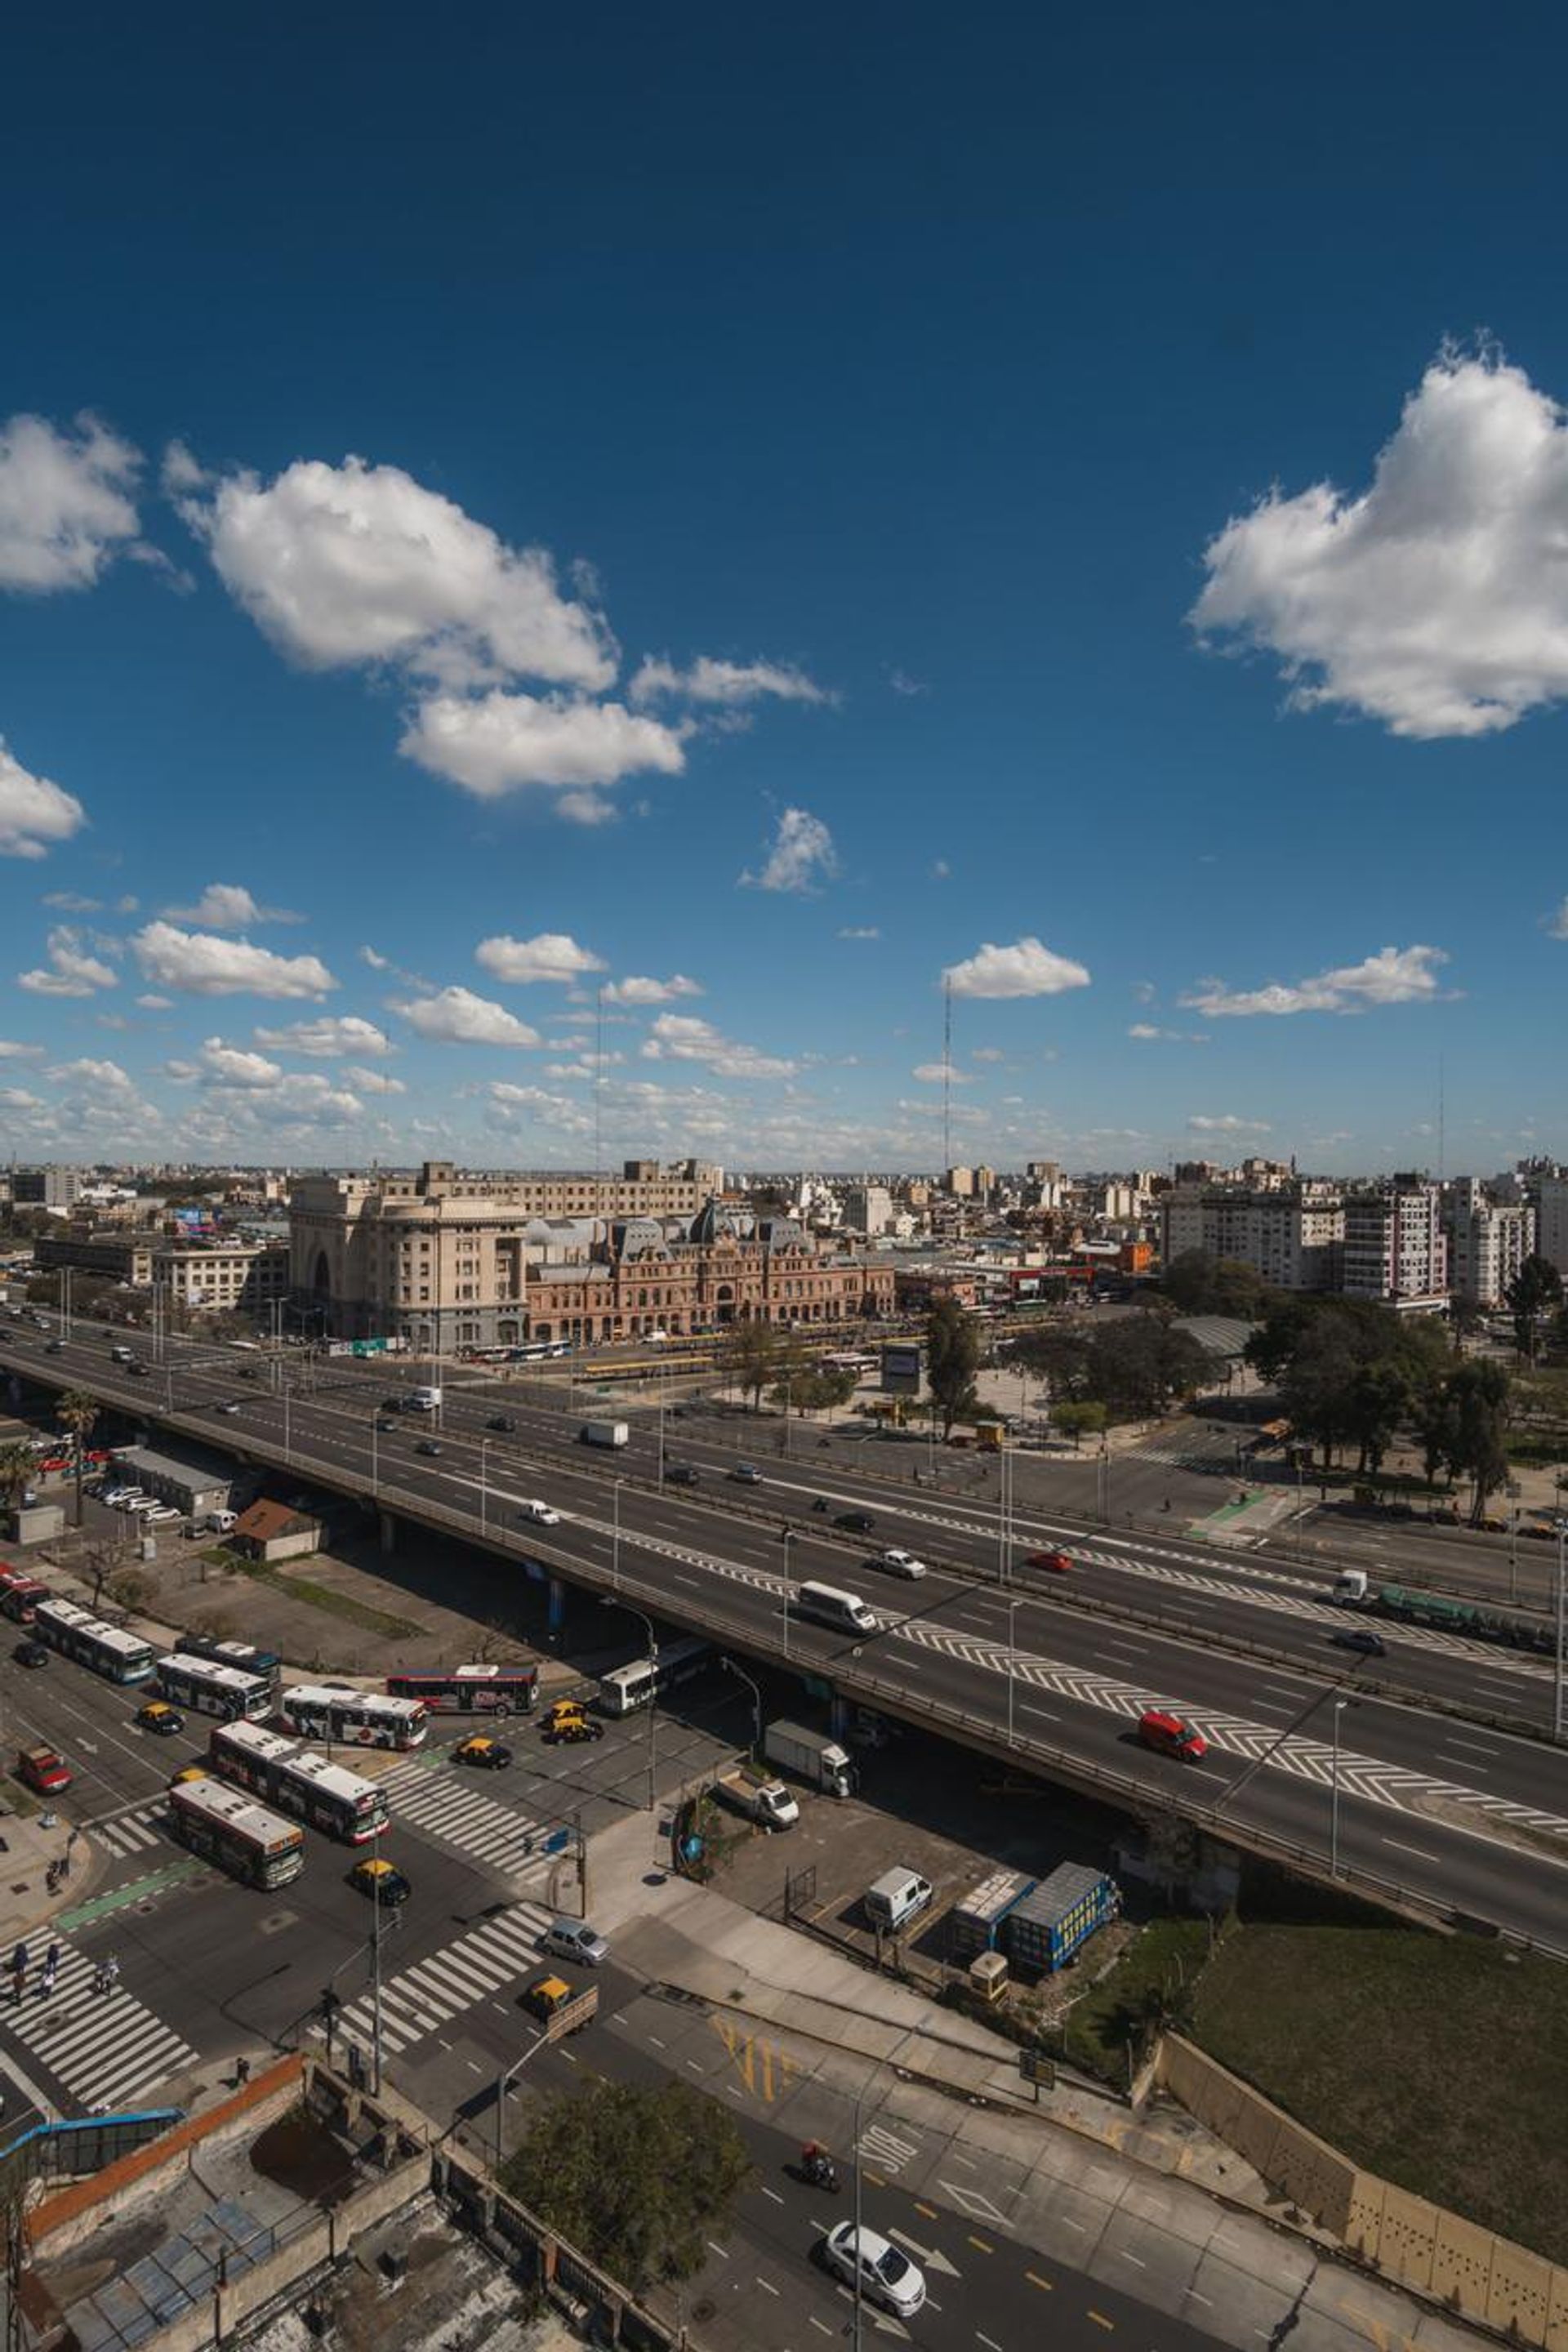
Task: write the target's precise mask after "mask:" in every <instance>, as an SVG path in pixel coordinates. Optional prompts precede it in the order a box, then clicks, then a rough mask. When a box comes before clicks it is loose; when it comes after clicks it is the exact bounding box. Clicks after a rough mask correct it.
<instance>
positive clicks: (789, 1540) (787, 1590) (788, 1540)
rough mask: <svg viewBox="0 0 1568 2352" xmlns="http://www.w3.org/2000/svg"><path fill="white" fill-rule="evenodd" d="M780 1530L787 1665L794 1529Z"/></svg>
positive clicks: (787, 1659) (793, 1587)
mask: <svg viewBox="0 0 1568 2352" xmlns="http://www.w3.org/2000/svg"><path fill="white" fill-rule="evenodd" d="M780 1532H781V1536H782V1538H783V1542H784V1664H786V1665H787V1664H789V1602H790V1594H791V1593H792V1591H794V1590H795V1585H794V1571H793V1570H792V1567H791V1564H790V1554H791V1547H792V1545H793V1544H794V1542H795V1529H794V1528H783V1529H781V1531H780Z"/></svg>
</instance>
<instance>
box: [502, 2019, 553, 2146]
mask: <svg viewBox="0 0 1568 2352" xmlns="http://www.w3.org/2000/svg"><path fill="white" fill-rule="evenodd" d="M549 2040H550V2036H549V2034H548V2033H540V2034H536V2035H535V2037H534V2039H533V2040H532V2041H531V2042H530V2043H529V2045H528V2047H527V2049H526V2050H525V2051H524V2052H523V2053H522V2055H521V2058H514V2059H513V2061H512V2063H511V2064H510V2066H509V2067H508V2068H507V2070H506V2073H505V2074H503V2075H502V2076H501V2078H500V2082H499V2083H498V2084H496V2165H495V2168H496V2170H497V2171H498V2172H499V2171H500V2168H501V2156H502V2153H503V2150H502V2146H501V2134H502V2131H503V2129H504V2127H505V2123H506V2095H507V2093H508V2092H509V2091H510V2088H511V2086H512V2084H513V2083H514V2082H515V2081H516V2080H517V2077H518V2076H519V2075H520V2074H521V2072H522V2070H523V2068H524V2067H525V2066H526V2065H527V2063H528V2062H529V2060H530V2059H531V2058H537V2057H538V2055H539V2053H540V2052H541V2051H542V2049H544V2048H545V2047H546V2045H547V2044H548V2042H549Z"/></svg>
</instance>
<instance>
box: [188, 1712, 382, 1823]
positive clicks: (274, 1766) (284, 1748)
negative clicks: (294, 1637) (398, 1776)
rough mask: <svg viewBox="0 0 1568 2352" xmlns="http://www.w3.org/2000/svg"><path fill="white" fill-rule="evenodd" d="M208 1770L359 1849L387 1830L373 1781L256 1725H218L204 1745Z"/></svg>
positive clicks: (295, 1741)
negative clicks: (370, 1839) (314, 1754)
mask: <svg viewBox="0 0 1568 2352" xmlns="http://www.w3.org/2000/svg"><path fill="white" fill-rule="evenodd" d="M207 1758H208V1760H209V1762H210V1763H211V1765H212V1768H213V1770H214V1771H215V1772H217V1773H219V1774H221V1776H222V1777H223V1779H224V1780H232V1781H233V1782H234V1784H235V1786H236V1787H237V1788H239V1789H248V1790H251V1791H252V1793H253V1794H254V1795H256V1796H258V1797H264V1798H265V1799H266V1801H267V1802H268V1804H269V1805H276V1806H277V1807H278V1810H279V1812H283V1813H290V1814H292V1815H293V1817H294V1819H295V1820H296V1821H299V1822H304V1823H305V1824H306V1826H307V1827H308V1828H310V1829H313V1830H324V1831H325V1832H326V1834H327V1835H328V1837H335V1838H342V1840H343V1842H344V1843H345V1844H348V1845H363V1844H364V1843H365V1841H366V1840H367V1839H369V1838H373V1837H378V1836H379V1835H380V1833H381V1832H382V1831H383V1830H384V1828H385V1827H386V1822H387V1811H386V1799H385V1798H384V1796H383V1795H382V1793H381V1790H379V1789H378V1788H377V1787H376V1785H375V1783H374V1780H361V1778H360V1776H359V1774H358V1773H357V1772H351V1771H350V1770H349V1769H347V1767H346V1766H345V1765H342V1764H329V1763H328V1761H327V1759H326V1758H325V1757H324V1756H311V1755H310V1754H309V1753H308V1752H307V1750H306V1749H304V1748H301V1747H300V1745H299V1743H298V1741H297V1740H293V1739H285V1738H283V1737H282V1735H281V1734H280V1733H279V1732H276V1731H263V1730H262V1728H261V1726H260V1725H259V1724H258V1723H220V1724H218V1725H217V1726H216V1728H215V1729H214V1731H213V1733H212V1735H211V1737H210V1738H209V1739H208V1741H207Z"/></svg>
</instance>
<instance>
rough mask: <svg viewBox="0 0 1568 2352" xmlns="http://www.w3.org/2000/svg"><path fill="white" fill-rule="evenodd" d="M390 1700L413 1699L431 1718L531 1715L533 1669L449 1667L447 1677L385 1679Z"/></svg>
mask: <svg viewBox="0 0 1568 2352" xmlns="http://www.w3.org/2000/svg"><path fill="white" fill-rule="evenodd" d="M386 1687H387V1689H388V1691H389V1692H390V1693H391V1695H392V1696H393V1697H394V1698H416V1699H417V1700H418V1701H419V1703H420V1705H421V1706H426V1707H428V1708H429V1710H430V1712H431V1714H432V1715H501V1716H504V1715H531V1714H532V1712H533V1708H534V1705H535V1703H536V1701H537V1699H538V1697H539V1668H538V1667H537V1666H453V1667H452V1668H451V1670H450V1671H449V1672H448V1673H447V1674H436V1675H387V1677H386Z"/></svg>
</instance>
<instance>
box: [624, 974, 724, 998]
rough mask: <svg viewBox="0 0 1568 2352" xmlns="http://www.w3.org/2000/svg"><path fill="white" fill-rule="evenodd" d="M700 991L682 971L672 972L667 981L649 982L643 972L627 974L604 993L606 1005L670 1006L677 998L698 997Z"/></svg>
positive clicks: (696, 984) (694, 982) (695, 983)
mask: <svg viewBox="0 0 1568 2352" xmlns="http://www.w3.org/2000/svg"><path fill="white" fill-rule="evenodd" d="M701 993H702V991H701V989H700V986H699V985H698V983H697V982H696V981H694V980H688V978H687V977H686V974H685V973H684V972H683V971H672V972H671V973H670V975H669V978H668V980H650V979H649V978H648V977H647V974H646V973H644V972H636V971H634V972H629V973H628V974H627V976H626V979H625V980H613V981H612V982H610V984H609V986H608V988H606V989H605V1003H606V1004H671V1003H674V1001H675V999H676V998H677V997H678V996H700V995H701Z"/></svg>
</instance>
